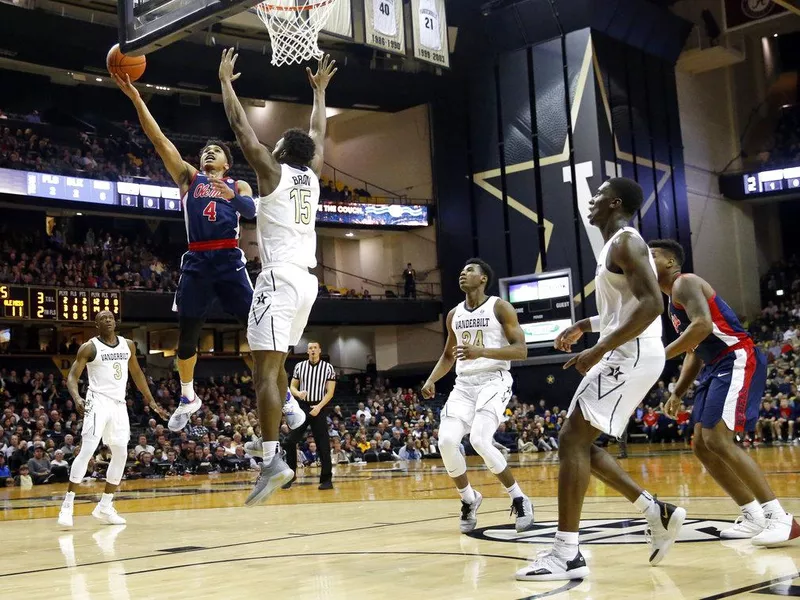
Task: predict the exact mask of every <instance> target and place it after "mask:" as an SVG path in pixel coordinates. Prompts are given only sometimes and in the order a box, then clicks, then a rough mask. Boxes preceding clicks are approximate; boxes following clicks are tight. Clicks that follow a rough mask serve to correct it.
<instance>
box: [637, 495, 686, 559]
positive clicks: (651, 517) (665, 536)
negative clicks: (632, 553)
mask: <svg viewBox="0 0 800 600" xmlns="http://www.w3.org/2000/svg"><path fill="white" fill-rule="evenodd" d="M645 516H646V517H647V523H648V524H649V526H650V527H649V530H648V531H647V532H645V538H646V539H647V541H648V543H649V544H650V549H651V550H652V552H651V554H650V564H651V565H653V566H655V565H657V564H658V563H660V562H661V561H662V560H664V557H665V556H666V555H667V552H669V549H670V548H671V547H672V544H674V543H675V540H676V539H677V537H678V534H679V533H680V531H681V526H682V525H683V522H684V521H685V520H686V509H685V508H681V507H680V506H675V505H674V504H669V503H668V502H661V501H660V500H656V501H655V502H654V503H653V504H652V506H651V507H650V508H648V509H647V512H646V513H645Z"/></svg>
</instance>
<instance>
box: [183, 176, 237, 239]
mask: <svg viewBox="0 0 800 600" xmlns="http://www.w3.org/2000/svg"><path fill="white" fill-rule="evenodd" d="M223 181H224V182H225V183H226V184H227V185H228V187H229V188H231V189H232V190H233V192H234V193H238V190H237V188H236V181H235V180H233V179H231V178H230V177H225V178H224V179H223ZM183 217H184V220H185V221H186V235H187V237H188V238H189V249H190V250H195V249H198V250H200V249H205V248H203V247H202V246H200V247H198V246H197V244H198V243H201V244H202V242H213V241H220V240H232V241H235V240H238V239H239V213H238V212H237V211H236V209H235V208H233V206H232V205H231V204H230V202H228V201H227V200H225V199H224V198H222V197H221V196H220V194H219V192H217V191H216V190H215V189H214V187H213V186H212V185H211V182H210V181H209V179H208V176H207V175H205V174H203V173H199V172H198V173H197V174H196V175H195V176H194V178H193V179H192V182H191V183H190V184H189V189H188V191H187V193H186V195H185V196H184V197H183ZM193 245H194V246H195V247H194V248H193V247H192V246H193ZM232 247H236V244H235V243H234V244H233V246H232ZM207 249H216V248H212V247H209V248H207Z"/></svg>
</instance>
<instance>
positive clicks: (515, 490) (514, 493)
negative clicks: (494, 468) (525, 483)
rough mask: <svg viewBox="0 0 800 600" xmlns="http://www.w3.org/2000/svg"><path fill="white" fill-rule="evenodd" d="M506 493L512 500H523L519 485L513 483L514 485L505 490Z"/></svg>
mask: <svg viewBox="0 0 800 600" xmlns="http://www.w3.org/2000/svg"><path fill="white" fill-rule="evenodd" d="M506 492H507V493H508V496H509V497H510V498H511V499H512V500H513V499H514V498H523V497H524V496H525V494H523V493H522V489H520V487H519V484H518V483H517V482H516V481H515V482H514V485H512V486H511V487H508V488H506Z"/></svg>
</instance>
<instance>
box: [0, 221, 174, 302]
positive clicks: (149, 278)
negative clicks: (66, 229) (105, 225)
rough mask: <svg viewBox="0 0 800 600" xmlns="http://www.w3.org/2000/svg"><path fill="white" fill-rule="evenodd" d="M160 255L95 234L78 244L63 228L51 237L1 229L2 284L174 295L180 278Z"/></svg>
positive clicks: (8, 226) (140, 243) (147, 246)
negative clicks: (66, 235)
mask: <svg viewBox="0 0 800 600" xmlns="http://www.w3.org/2000/svg"><path fill="white" fill-rule="evenodd" d="M156 252H157V250H156V248H154V247H153V245H152V244H151V243H149V242H148V241H146V240H143V239H141V238H137V239H134V240H130V239H128V238H127V237H125V236H120V235H112V234H111V233H110V232H106V231H103V230H98V231H97V232H95V231H94V230H93V229H89V230H88V232H87V233H86V235H85V236H84V239H83V240H78V241H73V240H68V239H66V238H65V236H64V234H63V233H62V232H61V231H60V230H59V229H57V228H56V229H54V230H53V231H52V234H51V235H49V236H48V235H45V234H44V233H43V232H42V231H40V230H34V231H21V230H20V229H19V228H18V227H16V226H14V225H13V224H12V222H10V221H8V220H7V221H5V222H4V223H3V224H2V225H0V283H11V284H15V283H16V284H25V285H47V286H64V287H83V288H101V289H122V288H124V289H140V290H147V291H160V292H173V291H175V290H176V289H177V284H178V276H179V273H178V271H177V270H175V268H174V266H173V265H171V264H170V262H169V261H167V260H166V259H163V258H161V257H159V256H158V255H157V254H156Z"/></svg>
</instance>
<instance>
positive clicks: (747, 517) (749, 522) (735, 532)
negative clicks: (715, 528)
mask: <svg viewBox="0 0 800 600" xmlns="http://www.w3.org/2000/svg"><path fill="white" fill-rule="evenodd" d="M766 524H767V520H766V519H755V518H753V515H751V514H750V513H749V512H746V513H742V514H741V515H739V516H738V517H737V518H736V522H735V523H734V524H733V526H732V527H728V528H727V529H722V530H720V532H719V537H720V538H721V539H723V540H749V539H750V538H752V537H754V536H756V535H758V534H759V533H761V532H762V531H764V527H765V526H766Z"/></svg>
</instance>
